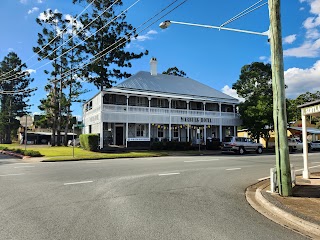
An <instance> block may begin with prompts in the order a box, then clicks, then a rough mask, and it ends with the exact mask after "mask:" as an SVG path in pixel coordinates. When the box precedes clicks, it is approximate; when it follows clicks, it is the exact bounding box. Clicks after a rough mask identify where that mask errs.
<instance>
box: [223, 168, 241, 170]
mask: <svg viewBox="0 0 320 240" xmlns="http://www.w3.org/2000/svg"><path fill="white" fill-rule="evenodd" d="M240 169H241V168H228V169H226V171H234V170H240Z"/></svg>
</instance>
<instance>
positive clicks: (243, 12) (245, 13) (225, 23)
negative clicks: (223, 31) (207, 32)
mask: <svg viewBox="0 0 320 240" xmlns="http://www.w3.org/2000/svg"><path fill="white" fill-rule="evenodd" d="M262 1H263V0H259V1H258V2H256V3H255V4H253V5H251V6H250V7H248V8H247V9H245V10H243V11H242V12H240V13H238V14H237V15H236V16H234V17H232V18H230V19H229V20H228V21H226V22H224V23H223V24H221V25H220V28H222V27H223V26H225V25H227V24H229V23H231V22H233V21H235V20H237V19H239V18H241V17H243V16H245V15H247V14H249V13H251V12H253V11H255V10H257V9H259V8H261V7H263V6H264V5H266V4H268V2H265V3H263V4H261V5H259V6H257V7H255V8H253V7H254V6H256V5H258V4H259V3H261V2H262ZM252 8H253V9H252Z"/></svg>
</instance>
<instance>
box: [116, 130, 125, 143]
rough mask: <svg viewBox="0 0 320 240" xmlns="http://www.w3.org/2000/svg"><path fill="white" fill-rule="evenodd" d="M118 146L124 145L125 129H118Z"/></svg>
mask: <svg viewBox="0 0 320 240" xmlns="http://www.w3.org/2000/svg"><path fill="white" fill-rule="evenodd" d="M116 145H123V127H116Z"/></svg>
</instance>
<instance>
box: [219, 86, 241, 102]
mask: <svg viewBox="0 0 320 240" xmlns="http://www.w3.org/2000/svg"><path fill="white" fill-rule="evenodd" d="M221 91H222V92H223V93H225V94H227V95H229V96H231V97H234V98H236V99H238V100H239V101H240V102H244V98H241V97H239V96H238V94H237V91H236V90H234V89H232V88H230V87H229V86H228V85H225V86H224V87H223V88H222V89H221Z"/></svg>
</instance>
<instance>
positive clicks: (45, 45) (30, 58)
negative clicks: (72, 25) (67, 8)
mask: <svg viewBox="0 0 320 240" xmlns="http://www.w3.org/2000/svg"><path fill="white" fill-rule="evenodd" d="M94 1H95V0H93V1H92V2H90V4H89V5H88V6H87V7H85V8H84V9H83V11H82V12H81V13H80V14H79V15H78V16H77V17H76V19H77V18H79V17H80V16H81V15H82V14H83V13H84V12H85V11H86V10H87V9H88V8H89V7H90V6H91V5H92V4H93V2H94ZM67 28H68V27H66V28H65V29H64V30H63V31H65V30H66V29H67ZM58 36H59V35H58ZM58 36H56V37H55V38H54V39H52V40H51V41H50V42H49V43H48V44H47V45H45V46H44V47H42V48H41V49H40V50H39V51H38V52H36V53H35V54H34V55H32V56H31V57H30V58H29V59H27V61H25V62H24V63H23V64H21V65H20V66H18V68H19V67H22V66H23V65H24V64H25V63H26V62H28V61H29V60H31V59H32V58H34V57H35V56H36V55H37V54H38V53H39V52H40V51H42V50H43V49H44V48H46V47H47V46H48V45H49V44H51V43H52V42H53V41H54V40H55V39H56V38H57V37H58ZM12 71H14V69H12V70H11V71H9V72H7V73H5V74H3V75H1V76H0V77H3V76H6V75H7V74H9V73H11V72H12Z"/></svg>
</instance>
